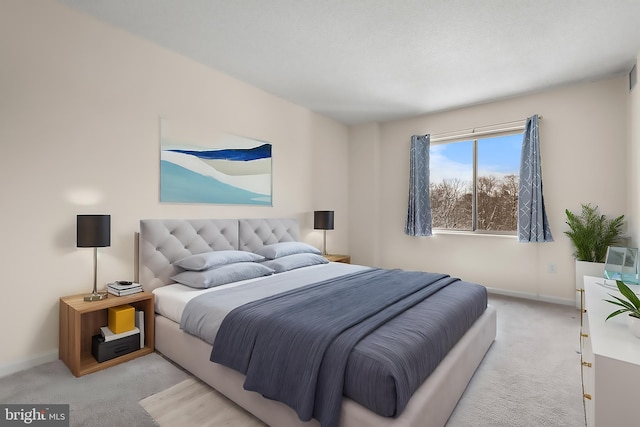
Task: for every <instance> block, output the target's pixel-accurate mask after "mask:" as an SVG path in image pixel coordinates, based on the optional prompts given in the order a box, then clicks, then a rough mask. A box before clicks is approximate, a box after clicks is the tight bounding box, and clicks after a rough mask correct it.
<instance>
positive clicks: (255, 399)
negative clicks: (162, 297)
mask: <svg viewBox="0 0 640 427" xmlns="http://www.w3.org/2000/svg"><path fill="white" fill-rule="evenodd" d="M234 224H238V227H237V228H238V231H237V233H236V231H235V230H234ZM297 227H298V226H297V223H296V221H295V220H290V219H251V220H145V221H141V234H140V244H139V248H140V249H139V251H140V254H139V276H140V277H139V280H140V282H141V283H142V285H143V287H144V288H145V290H148V291H151V290H153V289H154V288H156V287H158V286H163V285H166V284H168V283H171V281H170V280H169V279H168V277H170V276H171V275H172V274H173V273H172V272H173V271H175V270H173V267H172V263H173V262H175V261H177V260H178V259H180V258H182V257H184V256H186V255H189V254H190V253H197V252H202V251H203V246H202V245H203V244H205V245H207V246H209V247H210V248H212V249H214V250H221V249H231V248H235V249H243V250H255V249H257V248H258V247H260V246H262V245H264V244H270V243H276V242H277V241H291V240H297V238H298V228H297ZM212 229H213V231H212ZM216 229H217V230H218V231H219V232H218V231H216ZM252 230H253V231H252ZM234 236H237V237H234ZM163 258H164V260H163ZM495 336H496V311H495V308H494V307H492V306H489V307H487V310H486V311H485V313H484V314H483V315H482V316H481V317H480V318H479V319H478V320H477V321H476V322H475V323H474V325H473V326H472V327H471V328H470V329H469V331H467V333H466V334H465V335H464V336H463V337H462V338H461V339H460V341H459V342H458V343H457V344H456V345H455V347H454V348H453V349H452V350H451V351H450V352H449V354H447V356H446V357H445V358H444V359H443V360H442V362H441V363H440V364H439V365H438V367H437V368H436V370H435V371H434V372H433V373H432V374H431V375H430V376H429V378H427V380H426V381H425V382H424V383H423V384H422V386H420V388H418V390H417V391H416V392H415V393H414V395H413V396H412V397H411V399H410V400H409V403H408V404H407V406H406V408H405V409H404V411H403V412H402V414H401V415H400V416H398V417H396V418H387V417H382V416H380V415H377V414H375V413H374V412H372V411H370V410H368V409H367V408H365V407H363V406H362V405H360V404H358V403H356V402H354V401H353V400H351V399H348V398H346V397H345V398H343V402H342V413H341V417H340V426H342V427H361V426H368V427H442V426H444V425H445V424H446V422H447V420H448V418H449V416H450V415H451V413H452V412H453V410H454V409H455V406H456V404H457V403H458V400H459V399H460V397H461V396H462V393H463V392H464V390H465V388H466V387H467V384H468V383H469V381H470V380H471V377H473V374H474V372H475V370H476V368H477V367H478V366H479V364H480V362H481V361H482V359H483V357H484V355H485V354H486V352H487V351H488V349H489V347H490V346H491V344H492V343H493V341H494V339H495ZM155 346H156V350H158V351H159V352H160V353H162V354H163V355H165V356H166V357H168V358H169V359H171V360H172V361H174V362H175V363H177V364H178V365H180V366H182V367H183V368H185V369H186V370H188V371H189V372H191V373H192V374H193V375H195V376H196V377H198V378H200V379H201V380H202V381H204V382H205V383H207V384H209V385H210V386H211V387H213V388H215V389H216V390H218V391H220V392H221V393H222V394H224V395H225V396H227V397H228V398H229V399H231V400H232V401H234V402H236V403H237V404H238V405H240V406H241V407H243V408H244V409H246V410H247V411H249V412H250V413H252V414H253V415H255V416H256V417H257V418H259V419H260V420H262V421H263V422H265V423H266V424H268V425H270V426H277V427H310V426H314V427H316V426H319V423H318V422H317V421H316V420H311V421H308V422H303V421H300V419H299V418H298V416H297V415H296V413H295V412H294V411H293V409H291V408H289V407H288V406H286V405H284V404H282V403H280V402H277V401H274V400H270V399H265V398H263V397H262V396H261V395H260V394H258V393H255V392H251V391H246V390H244V389H243V387H242V384H243V383H244V375H242V374H240V373H239V372H236V371H234V370H232V369H230V368H227V367H225V366H222V365H219V364H217V363H213V362H210V361H209V357H210V355H211V348H212V347H211V345H209V344H207V343H206V342H204V341H202V340H200V339H199V338H197V337H195V336H193V335H190V334H188V333H186V332H183V331H182V330H181V329H180V328H179V324H178V323H175V322H173V321H172V320H170V319H167V318H165V317H163V316H160V315H156V324H155Z"/></svg>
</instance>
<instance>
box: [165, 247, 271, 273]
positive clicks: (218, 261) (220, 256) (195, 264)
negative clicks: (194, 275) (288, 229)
mask: <svg viewBox="0 0 640 427" xmlns="http://www.w3.org/2000/svg"><path fill="white" fill-rule="evenodd" d="M252 261H255V262H259V261H264V257H263V256H261V255H258V254H254V253H252V252H247V251H235V250H225V251H213V252H203V253H200V254H194V255H189V256H188V257H185V258H182V259H181V260H180V261H177V262H175V263H174V265H176V266H178V267H181V268H184V269H185V270H193V271H201V270H208V269H210V268H213V267H219V266H222V265H227V264H233V263H236V262H252Z"/></svg>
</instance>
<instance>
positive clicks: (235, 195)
mask: <svg viewBox="0 0 640 427" xmlns="http://www.w3.org/2000/svg"><path fill="white" fill-rule="evenodd" d="M160 139H161V151H160V201H161V202H175V203H216V204H229V205H263V206H271V205H272V202H271V144H269V143H267V142H264V141H259V140H255V139H250V138H244V137H241V136H236V135H228V134H220V135H217V136H216V137H215V138H214V139H213V140H212V141H211V142H209V143H205V145H207V146H203V144H202V143H189V142H184V141H179V140H177V139H176V138H175V137H172V138H170V137H169V136H167V135H164V134H163V133H162V131H161V138H160Z"/></svg>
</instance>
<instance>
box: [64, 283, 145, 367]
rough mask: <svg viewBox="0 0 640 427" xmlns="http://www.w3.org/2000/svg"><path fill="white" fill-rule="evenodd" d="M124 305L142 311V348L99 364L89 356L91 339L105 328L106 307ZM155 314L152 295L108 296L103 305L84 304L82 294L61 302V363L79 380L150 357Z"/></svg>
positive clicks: (100, 302)
mask: <svg viewBox="0 0 640 427" xmlns="http://www.w3.org/2000/svg"><path fill="white" fill-rule="evenodd" d="M123 304H130V305H132V306H134V307H135V308H136V309H137V310H143V311H144V341H145V345H144V348H141V349H140V350H136V351H134V352H131V353H129V354H125V355H122V356H119V357H116V358H115V359H111V360H107V361H105V362H102V363H98V361H97V360H96V359H94V357H93V356H92V355H91V337H92V336H93V335H99V334H100V327H101V326H106V325H107V323H108V320H107V319H108V314H107V313H108V309H109V307H116V306H119V305H123ZM154 310H155V308H154V304H153V294H152V293H149V292H140V293H137V294H133V295H126V296H123V297H117V296H115V295H109V297H108V298H107V299H104V300H102V301H84V294H81V295H72V296H68V297H62V298H60V331H59V333H60V342H59V350H58V356H59V358H60V360H62V361H63V362H64V363H65V365H67V366H68V367H69V369H70V370H71V372H72V373H73V375H75V376H76V377H80V376H82V375H86V374H90V373H92V372H96V371H100V370H102V369H105V368H109V367H111V366H114V365H117V364H118V363H122V362H126V361H128V360H131V359H135V358H136V357H139V356H144V355H145V354H149V353H153V351H154V348H155V347H154V346H155V343H154V339H155V335H154V333H155V326H154Z"/></svg>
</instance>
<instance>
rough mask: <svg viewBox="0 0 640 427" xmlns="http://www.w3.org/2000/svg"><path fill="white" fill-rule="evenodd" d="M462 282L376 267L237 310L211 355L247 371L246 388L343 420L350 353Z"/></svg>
mask: <svg viewBox="0 0 640 427" xmlns="http://www.w3.org/2000/svg"><path fill="white" fill-rule="evenodd" d="M455 281H458V279H454V278H451V277H449V276H447V275H444V274H435V273H424V272H411V271H402V270H381V269H371V270H366V271H363V272H358V273H354V274H350V275H347V276H342V277H340V278H336V279H330V280H325V281H322V282H319V283H316V284H313V285H309V286H306V287H303V288H299V289H294V290H292V291H288V292H284V293H282V294H278V295H274V296H272V297H268V298H264V299H262V300H258V301H255V302H252V303H248V304H245V305H243V306H241V307H238V308H237V309H235V310H233V311H232V312H231V313H229V315H227V316H226V317H225V319H224V321H223V322H222V325H221V327H220V330H219V331H218V334H217V336H216V340H215V343H214V345H213V350H212V353H211V361H213V362H216V363H220V364H223V365H225V366H228V367H230V368H232V369H235V370H237V371H239V372H241V373H243V374H245V375H246V381H245V384H244V387H245V389H247V390H252V391H256V392H258V393H261V394H262V395H264V396H265V397H267V398H270V399H275V400H279V401H281V402H283V403H285V404H287V405H289V406H290V407H292V408H293V409H294V410H295V411H296V413H297V414H298V416H299V417H300V419H301V420H303V421H306V420H310V419H311V418H316V419H318V420H319V421H320V423H321V425H322V426H335V425H337V424H338V421H339V417H340V407H341V400H342V394H343V382H344V374H345V367H346V364H347V359H348V357H349V354H350V352H351V350H352V349H353V347H354V346H355V345H356V344H357V343H358V342H359V341H360V340H361V339H362V338H363V337H365V336H366V335H368V334H369V333H370V332H372V331H373V330H375V329H376V328H378V327H379V326H381V325H383V324H384V323H386V322H387V321H389V320H390V319H392V318H394V317H395V316H397V315H399V314H400V313H402V312H404V311H405V310H407V309H408V308H410V307H412V306H414V305H416V304H418V303H420V302H421V301H423V300H424V299H425V298H427V297H428V296H429V295H432V294H434V293H435V292H437V291H438V290H440V289H442V288H443V287H445V286H447V285H449V284H451V283H453V282H455Z"/></svg>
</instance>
